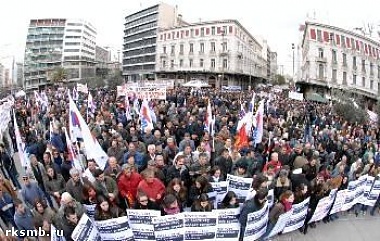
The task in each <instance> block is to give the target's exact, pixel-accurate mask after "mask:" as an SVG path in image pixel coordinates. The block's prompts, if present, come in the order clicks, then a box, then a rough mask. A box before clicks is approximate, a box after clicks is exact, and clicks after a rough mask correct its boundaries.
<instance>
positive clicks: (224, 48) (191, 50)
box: [162, 42, 228, 54]
mask: <svg viewBox="0 0 380 241" xmlns="http://www.w3.org/2000/svg"><path fill="white" fill-rule="evenodd" d="M221 45H222V51H223V52H227V51H228V45H227V42H223V43H222V44H221ZM175 47H176V46H175V44H174V45H171V46H170V54H175V52H176V49H175ZM210 51H211V52H215V51H216V43H215V42H210ZM162 52H163V53H164V54H166V53H167V49H166V46H163V47H162ZM184 52H185V45H184V44H180V45H179V54H183V53H184ZM199 52H200V53H204V52H205V43H199ZM189 53H194V43H189Z"/></svg>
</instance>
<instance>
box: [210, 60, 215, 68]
mask: <svg viewBox="0 0 380 241" xmlns="http://www.w3.org/2000/svg"><path fill="white" fill-rule="evenodd" d="M211 69H215V59H211Z"/></svg>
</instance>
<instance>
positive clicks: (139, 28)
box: [124, 21, 157, 35]
mask: <svg viewBox="0 0 380 241" xmlns="http://www.w3.org/2000/svg"><path fill="white" fill-rule="evenodd" d="M154 27H157V21H154V22H151V23H146V24H143V25H139V26H137V27H134V28H130V29H128V30H125V31H124V34H125V35H132V34H134V33H136V32H140V31H143V30H145V29H150V28H154Z"/></svg>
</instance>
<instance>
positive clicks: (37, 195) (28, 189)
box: [21, 173, 46, 209]
mask: <svg viewBox="0 0 380 241" xmlns="http://www.w3.org/2000/svg"><path fill="white" fill-rule="evenodd" d="M22 180H23V182H24V185H23V187H22V189H21V196H22V198H23V200H24V201H25V204H26V205H27V206H28V207H29V208H30V209H33V207H34V201H35V200H37V199H38V200H46V198H45V194H44V192H43V191H42V190H41V188H40V187H39V186H38V184H37V182H35V181H31V180H30V175H28V174H27V173H24V174H23V175H22Z"/></svg>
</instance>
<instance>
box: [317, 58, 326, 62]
mask: <svg viewBox="0 0 380 241" xmlns="http://www.w3.org/2000/svg"><path fill="white" fill-rule="evenodd" d="M315 61H316V62H319V63H327V59H326V58H325V57H316V58H315Z"/></svg>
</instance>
